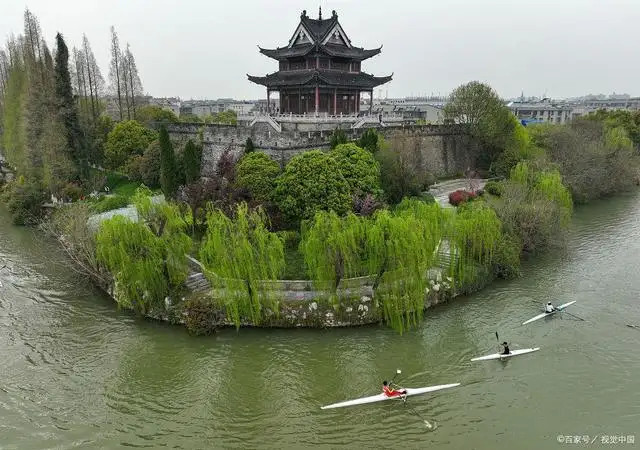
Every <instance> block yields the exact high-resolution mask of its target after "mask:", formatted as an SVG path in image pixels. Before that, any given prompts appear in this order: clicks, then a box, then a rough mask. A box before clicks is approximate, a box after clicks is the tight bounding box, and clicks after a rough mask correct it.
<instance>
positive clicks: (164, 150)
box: [158, 125, 180, 198]
mask: <svg viewBox="0 0 640 450" xmlns="http://www.w3.org/2000/svg"><path fill="white" fill-rule="evenodd" d="M158 142H159V144H160V186H162V192H163V193H164V196H165V197H166V198H175V196H176V193H177V192H178V187H179V186H180V174H179V172H178V164H177V163H176V154H175V152H174V151H173V145H172V144H171V140H170V139H169V133H168V132H167V127H165V126H164V125H163V126H161V127H160V137H159V138H158Z"/></svg>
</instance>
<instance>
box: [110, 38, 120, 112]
mask: <svg viewBox="0 0 640 450" xmlns="http://www.w3.org/2000/svg"><path fill="white" fill-rule="evenodd" d="M121 66H122V51H121V50H120V40H119V39H118V35H117V34H116V30H115V28H114V27H113V26H112V27H111V65H110V66H109V82H110V83H111V92H112V94H114V95H115V96H116V100H117V106H118V114H119V116H120V120H122V119H123V108H122V91H123V89H122V87H123V85H122V68H121Z"/></svg>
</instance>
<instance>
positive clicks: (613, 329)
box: [0, 194, 640, 450]
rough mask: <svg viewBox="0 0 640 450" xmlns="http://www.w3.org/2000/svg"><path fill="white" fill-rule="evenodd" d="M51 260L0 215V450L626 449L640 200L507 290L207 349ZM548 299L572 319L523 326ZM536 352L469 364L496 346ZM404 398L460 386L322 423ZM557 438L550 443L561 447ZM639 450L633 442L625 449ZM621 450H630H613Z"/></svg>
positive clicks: (606, 207) (637, 428)
mask: <svg viewBox="0 0 640 450" xmlns="http://www.w3.org/2000/svg"><path fill="white" fill-rule="evenodd" d="M59 253H60V250H59V248H57V247H56V246H55V245H53V244H51V243H46V242H44V241H43V239H42V238H41V237H40V236H39V235H38V234H36V233H34V232H32V231H29V230H27V229H24V228H17V227H13V226H11V225H10V223H9V219H8V218H7V213H6V210H3V209H1V210H0V266H2V264H3V263H6V264H7V265H8V269H4V270H2V271H0V282H1V283H2V285H3V286H2V287H1V288H0V448H2V449H21V450H22V449H45V448H56V449H69V448H76V447H77V448H81V449H98V448H121V447H144V448H164V447H167V448H179V449H205V448H267V449H290V448H291V449H293V448H311V447H314V448H327V449H329V448H331V449H334V448H387V449H388V448H403V449H407V448H433V447H437V448H438V449H482V450H485V449H487V450H489V449H491V450H496V449H498V450H499V449H509V450H512V449H518V450H524V449H548V448H570V447H577V445H575V444H568V443H562V444H561V443H559V442H558V435H561V436H576V435H579V436H583V435H588V436H589V439H590V440H591V439H595V441H594V443H593V444H591V445H586V444H580V446H582V447H584V446H590V447H610V446H612V444H602V439H603V436H606V437H607V440H609V436H614V435H615V436H616V437H618V436H625V440H626V439H627V436H634V437H635V439H636V440H637V441H638V442H640V351H639V348H640V329H633V328H629V327H626V326H625V324H627V323H629V324H636V325H640V308H639V305H640V300H639V298H640V264H639V262H640V195H638V194H633V195H629V196H623V197H618V198H615V199H612V200H608V201H602V202H598V203H595V204H593V205H590V206H587V207H584V208H579V209H578V210H577V211H576V214H575V219H574V221H573V225H572V228H571V232H570V234H569V236H568V243H567V247H566V249H565V250H562V251H557V252H553V253H551V254H548V255H546V256H544V257H541V258H537V259H536V260H535V261H532V262H530V263H528V264H527V265H526V266H525V275H524V276H523V277H522V278H520V279H518V280H515V281H511V282H502V283H496V284H494V285H492V286H490V287H489V288H487V289H485V290H484V291H482V292H481V293H479V294H477V295H474V296H473V297H470V298H460V299H456V300H455V301H453V302H451V303H450V304H447V305H443V306H441V307H437V308H435V309H433V310H431V311H428V312H427V316H426V319H425V321H424V323H423V324H422V326H421V327H420V328H419V329H418V330H416V331H413V332H410V333H407V334H404V335H402V336H400V335H398V334H396V333H394V332H393V331H391V330H388V329H386V328H384V327H377V326H376V327H368V328H358V329H343V330H241V331H240V332H236V331H235V330H228V331H224V332H222V333H219V334H218V335H216V336H213V337H209V338H193V337H190V336H189V335H188V334H187V333H186V332H185V331H184V330H183V329H182V328H179V327H171V326H167V325H164V324H158V323H152V322H149V321H144V320H139V319H136V318H134V317H133V316H131V315H130V314H128V313H125V312H118V311H117V310H116V308H115V305H114V304H113V303H112V302H111V301H110V300H109V299H108V298H106V297H105V296H104V295H102V294H101V293H100V292H98V291H97V290H95V289H93V288H92V287H91V286H90V283H89V282H88V281H86V282H85V281H79V280H78V279H77V278H76V277H75V276H74V274H73V270H72V268H71V266H70V265H69V263H68V262H67V261H66V260H65V259H64V258H63V257H62V256H59ZM548 299H551V300H552V301H554V302H555V303H556V304H560V303H564V302H567V301H570V300H577V302H578V303H577V304H576V305H574V306H572V307H571V309H570V312H572V313H573V314H576V315H579V316H581V317H583V318H584V319H586V321H585V322H581V321H578V320H575V319H572V318H571V317H569V316H564V317H563V318H561V317H554V318H548V319H544V320H541V321H538V322H535V323H533V324H531V325H528V326H524V327H522V326H520V323H522V322H523V321H524V320H526V319H528V318H530V317H533V316H534V315H536V314H537V313H538V308H539V306H538V305H536V304H535V303H534V302H538V303H540V304H541V303H542V302H544V301H547V300H548ZM495 331H498V332H499V333H500V338H501V339H502V338H505V339H508V340H509V341H510V342H511V343H512V349H514V348H526V347H530V346H539V347H541V348H542V349H541V350H540V351H539V352H536V353H533V354H530V355H525V356H520V357H517V358H513V359H511V360H509V361H507V362H500V361H486V362H470V361H469V360H470V359H471V358H472V357H475V356H481V355H484V354H488V353H493V352H494V351H495V350H496V338H495V335H494V332H495ZM396 368H401V369H402V370H403V376H405V378H404V379H403V380H402V383H403V384H404V385H405V386H409V387H419V386H429V385H432V384H443V383H454V382H459V383H462V385H461V386H460V387H457V388H454V389H450V390H446V391H442V392H437V393H433V394H426V395H423V396H418V397H412V398H410V399H409V400H408V402H407V405H410V406H412V407H413V408H415V411H417V413H418V414H420V415H422V416H424V417H425V418H427V419H428V420H435V421H436V422H437V424H438V426H437V428H436V429H435V430H433V431H428V430H427V429H426V428H425V426H424V424H423V423H422V421H421V420H420V419H418V418H417V417H416V416H415V415H414V414H413V413H412V411H410V410H409V406H403V405H402V404H401V403H400V402H396V401H389V402H384V403H378V404H373V405H366V406H359V407H353V408H344V409H336V410H325V411H321V410H320V406H321V405H323V404H328V403H333V402H337V401H341V400H346V399H351V398H357V397H360V396H365V395H371V394H376V393H378V392H379V390H380V384H381V381H382V380H383V379H385V378H388V377H390V376H391V375H392V374H393V373H394V371H395V369H396ZM562 439H564V438H562ZM635 445H638V444H635ZM615 446H616V447H620V448H631V447H634V444H629V443H624V444H615Z"/></svg>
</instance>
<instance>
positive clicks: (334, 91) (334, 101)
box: [333, 88, 338, 116]
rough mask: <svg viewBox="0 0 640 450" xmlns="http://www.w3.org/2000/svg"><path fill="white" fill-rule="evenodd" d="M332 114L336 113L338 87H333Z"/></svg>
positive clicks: (335, 114)
mask: <svg viewBox="0 0 640 450" xmlns="http://www.w3.org/2000/svg"><path fill="white" fill-rule="evenodd" d="M333 115H334V116H337V115H338V88H334V89H333Z"/></svg>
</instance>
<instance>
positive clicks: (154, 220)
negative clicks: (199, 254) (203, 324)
mask: <svg viewBox="0 0 640 450" xmlns="http://www.w3.org/2000/svg"><path fill="white" fill-rule="evenodd" d="M148 194H149V192H148V191H146V190H139V191H138V192H137V193H136V195H135V197H134V204H135V205H136V208H137V212H138V220H137V221H133V220H131V219H129V218H127V217H123V216H120V215H117V216H115V217H113V218H111V219H109V220H106V221H105V222H103V223H102V224H101V225H100V229H99V230H98V234H97V238H96V255H97V258H98V261H99V262H100V263H101V264H104V266H105V267H107V269H108V270H109V271H110V272H111V273H112V274H113V276H114V279H115V284H116V285H115V291H116V297H117V299H118V301H119V302H120V304H121V305H123V306H125V307H129V308H132V309H134V310H135V311H137V312H140V313H143V314H144V313H147V312H150V311H152V310H157V309H163V308H164V299H165V298H166V297H167V296H169V295H171V294H172V293H173V292H175V291H176V290H177V289H179V287H180V286H182V284H183V283H184V281H185V279H186V277H187V273H188V266H187V261H186V259H185V257H184V255H185V253H188V251H189V250H190V248H191V245H192V242H191V238H190V237H189V236H188V235H187V234H186V231H187V229H188V224H189V220H190V219H189V217H185V216H184V215H183V214H182V213H181V212H180V210H179V208H178V207H177V206H176V205H173V204H170V203H165V202H159V203H153V202H152V201H151V198H150V196H149V195H148ZM157 224H162V226H161V227H157V226H156V225H157Z"/></svg>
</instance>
